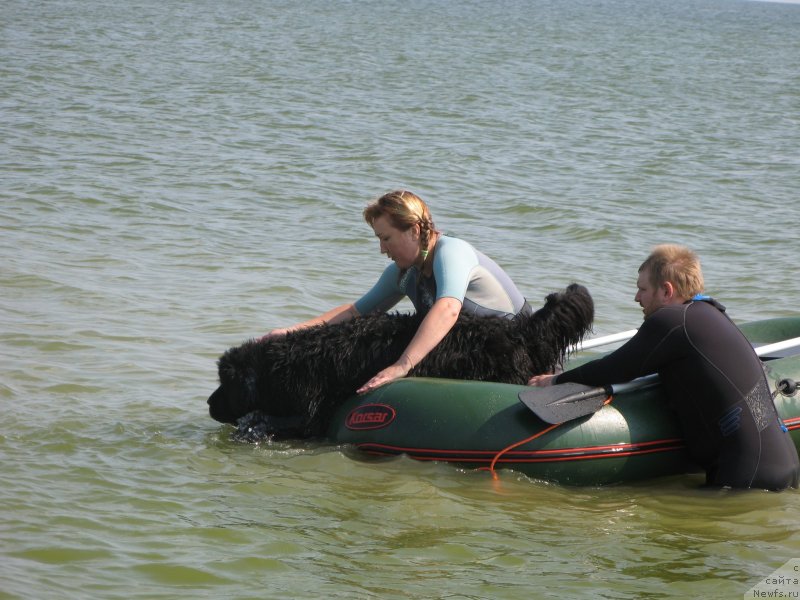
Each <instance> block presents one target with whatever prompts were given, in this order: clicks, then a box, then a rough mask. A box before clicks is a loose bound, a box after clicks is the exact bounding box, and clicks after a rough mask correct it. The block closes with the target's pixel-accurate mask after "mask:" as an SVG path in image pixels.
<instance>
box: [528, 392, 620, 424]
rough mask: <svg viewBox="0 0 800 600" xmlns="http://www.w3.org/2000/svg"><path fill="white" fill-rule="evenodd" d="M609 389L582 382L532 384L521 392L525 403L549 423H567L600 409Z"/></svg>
mask: <svg viewBox="0 0 800 600" xmlns="http://www.w3.org/2000/svg"><path fill="white" fill-rule="evenodd" d="M608 395H609V394H608V390H606V388H603V387H590V386H588V385H582V384H580V383H559V384H556V385H553V386H550V387H532V388H530V389H527V390H525V391H523V392H520V393H519V399H520V400H521V401H522V403H523V404H524V405H525V406H527V407H528V408H529V409H531V410H532V411H533V413H534V414H535V415H536V416H537V417H539V418H540V419H541V420H542V421H544V422H545V423H553V424H555V423H563V422H564V421H572V420H573V419H577V418H580V417H584V416H586V415H590V414H592V413H595V412H597V411H598V410H600V409H601V408H603V405H604V404H605V402H606V398H608Z"/></svg>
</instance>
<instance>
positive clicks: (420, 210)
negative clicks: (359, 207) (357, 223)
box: [364, 190, 438, 250]
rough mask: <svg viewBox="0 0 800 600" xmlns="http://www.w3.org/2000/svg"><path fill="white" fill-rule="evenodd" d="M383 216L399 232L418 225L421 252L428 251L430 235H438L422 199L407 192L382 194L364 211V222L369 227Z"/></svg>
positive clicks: (398, 191)
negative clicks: (386, 217)
mask: <svg viewBox="0 0 800 600" xmlns="http://www.w3.org/2000/svg"><path fill="white" fill-rule="evenodd" d="M383 215H386V216H388V217H389V221H390V222H391V224H392V226H394V227H396V228H397V229H399V230H401V231H407V230H409V229H411V228H412V227H413V226H414V225H419V235H420V240H419V243H420V247H421V248H422V249H423V250H427V249H428V243H429V242H430V239H431V235H433V234H434V233H438V232H437V231H436V226H435V225H434V224H433V219H432V218H431V211H430V209H429V208H428V205H427V204H425V202H424V201H423V200H422V198H420V197H419V196H417V195H416V194H415V193H413V192H409V191H408V190H395V191H393V192H389V193H387V194H384V195H383V196H381V197H380V198H378V199H377V200H376V201H375V202H373V203H372V204H370V205H369V206H367V207H366V208H365V209H364V220H365V221H366V222H367V223H369V224H370V225H372V224H373V223H375V220H376V219H378V218H379V217H382V216H383Z"/></svg>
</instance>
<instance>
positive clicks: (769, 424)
mask: <svg viewBox="0 0 800 600" xmlns="http://www.w3.org/2000/svg"><path fill="white" fill-rule="evenodd" d="M637 287H638V291H637V292H636V297H635V300H636V302H638V303H639V305H640V306H641V307H642V312H643V313H644V322H643V323H642V326H641V327H640V329H639V331H638V332H637V333H636V335H635V336H634V337H633V338H631V339H630V340H629V341H628V342H627V343H626V344H624V345H623V346H622V347H620V348H619V349H618V350H616V351H615V352H612V353H610V354H608V355H607V356H605V357H603V358H600V359H597V360H595V361H592V362H589V363H586V364H584V365H581V366H579V367H577V368H575V369H572V370H569V371H566V372H564V373H561V374H559V375H537V376H535V377H532V378H531V380H530V381H529V384H530V385H537V386H547V385H552V384H553V383H566V382H575V383H582V384H585V385H591V386H602V385H607V384H611V383H620V382H623V381H629V380H631V379H634V378H636V377H639V376H642V375H647V374H649V373H655V372H657V373H658V374H659V376H660V379H661V382H662V384H663V386H664V389H665V390H666V392H667V395H668V397H669V398H670V402H671V404H672V406H673V408H674V409H675V410H676V412H677V413H678V416H679V418H680V422H681V424H682V426H683V430H684V434H685V436H686V441H687V445H688V447H689V451H690V453H691V455H692V457H693V458H694V459H695V460H696V461H697V463H698V464H699V465H701V466H702V467H703V468H704V469H705V470H706V483H707V484H708V485H712V486H729V487H733V488H762V489H771V490H781V489H784V488H787V487H797V484H798V473H799V472H800V463H798V457H797V449H796V448H795V446H794V443H793V442H792V440H791V438H790V436H789V434H788V432H787V430H786V428H785V427H784V425H783V423H782V422H781V421H780V419H779V417H778V414H777V412H776V410H775V405H774V404H773V402H772V396H771V394H770V389H769V384H768V382H767V378H766V375H765V373H764V368H763V366H762V364H761V361H760V360H759V358H758V356H757V355H756V353H755V352H754V351H753V348H752V346H751V344H750V342H748V340H747V339H746V338H745V336H744V334H742V332H741V331H739V329H738V328H737V327H736V326H735V325H734V324H733V322H732V321H731V320H730V319H728V317H727V316H726V315H725V314H724V312H725V307H724V306H722V305H721V304H719V303H717V302H716V301H715V300H713V299H711V298H709V297H708V296H702V295H700V292H702V291H703V274H702V271H701V269H700V261H699V260H698V258H697V256H696V255H695V254H694V252H692V251H691V250H689V249H688V248H686V247H684V246H677V245H672V244H665V245H661V246H656V247H655V248H654V249H653V251H652V253H651V254H650V256H649V257H648V258H647V260H645V261H644V263H642V265H641V267H639V278H638V281H637Z"/></svg>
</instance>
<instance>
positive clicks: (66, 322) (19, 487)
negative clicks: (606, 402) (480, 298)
mask: <svg viewBox="0 0 800 600" xmlns="http://www.w3.org/2000/svg"><path fill="white" fill-rule="evenodd" d="M798 31H800V5H797V4H783V3H766V2H735V1H721V0H718V1H711V0H710V1H699V0H698V1H688V0H679V1H675V2H663V1H655V0H639V1H635V2H634V1H632V0H631V1H623V0H605V1H602V0H599V1H589V0H585V1H581V0H565V1H561V2H550V1H544V0H532V1H522V0H519V1H512V0H509V1H500V2H455V1H449V0H443V1H437V2H434V1H430V2H426V1H422V0H411V1H409V2H369V1H366V0H364V1H350V2H347V1H343V0H342V1H340V0H333V1H330V2H322V1H309V2H300V3H291V2H270V1H264V2H256V1H255V0H238V1H236V0H234V1H231V2H226V3H222V4H221V3H216V2H209V1H205V0H185V1H173V0H167V1H162V2H155V1H151V0H139V1H136V2H129V3H116V4H115V3H111V4H109V3H102V2H97V1H95V0H86V1H78V0H48V1H44V0H39V1H37V0H33V1H31V0H27V1H23V0H7V1H5V2H3V3H2V4H1V5H0V80H1V81H2V86H0V115H1V116H2V118H1V119H0V181H2V183H0V358H1V359H2V365H3V369H2V378H0V408H1V409H2V414H3V425H2V427H1V428H0V460H1V461H2V465H3V468H2V475H0V515H2V516H0V519H1V520H0V598H3V599H5V598H9V599H12V598H13V599H17V598H20V599H22V598H25V599H28V598H36V599H49V598H59V599H62V598H81V599H83V598H103V599H105V598H108V599H113V598H126V599H127V598H165V599H166V598H170V599H173V598H236V599H246V598H281V599H283V598H322V597H325V598H328V597H330V598H420V599H421V598H471V599H474V598H510V599H518V598H520V599H521V598H526V599H527V598H587V599H588V598H591V599H594V598H739V597H742V596H743V595H744V594H745V593H746V592H747V591H748V590H749V588H751V587H752V586H754V585H755V584H756V583H758V582H759V581H760V580H762V579H763V578H764V577H766V576H768V575H769V574H770V573H771V572H773V571H774V570H776V569H778V568H779V567H781V565H783V564H784V563H786V562H787V561H788V560H790V559H793V558H798V557H800V535H799V534H798V526H797V514H798V510H800V495H798V493H797V492H786V493H781V494H770V493H764V492H750V493H730V492H710V493H709V492H705V491H701V490H699V489H698V484H699V480H698V479H697V477H678V478H671V479H668V480H659V481H649V482H644V483H641V484H636V485H628V486H618V487H610V488H598V489H594V488H590V489H586V488H581V489H574V488H567V487H561V486H557V485H552V484H546V483H543V482H538V481H532V480H529V479H527V478H525V477H523V476H520V475H518V474H515V473H513V472H510V471H505V472H501V475H500V481H499V483H497V482H494V481H492V479H491V478H490V477H489V476H488V475H487V474H486V473H479V472H463V471H459V470H457V469H454V468H453V467H450V466H447V465H435V464H434V465H431V464H421V463H417V462H413V461H410V460H408V459H399V460H394V461H388V462H379V463H373V462H363V461H358V460H354V459H353V458H352V457H351V456H350V455H349V453H347V452H345V451H343V449H340V448H332V447H329V446H324V445H320V444H315V443H275V444H265V445H261V446H250V445H243V444H235V443H232V442H231V441H230V440H229V437H228V436H229V433H230V430H229V429H228V428H225V427H221V426H219V425H218V424H217V423H215V422H213V421H211V420H210V419H209V418H208V416H207V412H206V405H205V399H206V397H207V396H208V394H209V393H210V392H211V391H212V390H213V389H214V387H215V385H216V371H215V369H216V366H215V361H216V359H217V357H218V356H219V355H220V354H221V353H222V351H224V350H225V349H226V348H228V347H229V346H232V345H236V344H238V343H240V342H241V341H243V340H244V339H246V338H248V337H250V336H253V335H256V334H258V333H261V332H264V331H266V330H268V329H270V328H272V327H277V326H281V325H287V324H290V323H293V322H296V321H298V320H301V319H304V318H308V317H310V316H312V315H314V314H317V313H320V312H322V311H323V310H326V309H327V308H330V307H331V306H333V305H335V304H338V303H342V302H345V301H349V300H352V299H354V298H355V297H357V296H358V295H359V294H361V293H362V292H363V291H364V290H366V289H367V288H368V286H369V285H371V284H372V282H373V281H374V280H375V279H376V277H377V275H378V274H379V273H380V271H381V270H382V268H383V267H384V266H385V264H386V263H385V260H386V259H385V258H384V257H382V256H381V255H380V254H379V251H378V248H377V245H376V243H375V241H374V239H373V236H372V232H371V231H370V230H369V228H368V227H367V226H366V225H365V224H363V223H362V222H361V220H360V211H361V209H362V208H363V206H364V205H365V204H366V203H367V202H368V201H369V200H371V199H372V198H374V197H375V196H377V195H379V194H380V193H382V192H384V191H386V190H388V189H392V188H394V187H398V186H404V187H408V188H410V189H413V190H415V191H417V192H418V193H419V194H420V195H422V196H423V197H424V198H426V199H427V200H428V201H429V203H430V204H431V207H432V209H433V212H434V218H435V220H436V223H437V225H438V226H439V227H440V228H441V229H444V230H446V231H449V232H452V233H454V234H456V235H459V236H461V237H463V238H465V239H467V240H469V241H471V242H473V243H474V244H475V245H476V246H477V247H478V248H479V249H481V250H482V251H484V252H485V253H487V254H488V255H490V256H492V257H493V258H494V259H495V260H497V262H499V263H500V264H501V265H503V266H504V267H505V268H506V269H507V270H508V272H509V273H510V274H511V275H512V277H513V278H514V279H515V280H516V281H517V283H518V284H519V287H520V288H521V289H522V291H523V293H525V294H526V295H527V296H528V298H529V299H530V300H531V302H532V303H533V304H534V305H536V304H538V303H540V302H541V301H542V300H543V297H544V295H545V294H546V293H548V292H549V291H551V290H553V289H556V288H560V287H563V286H564V285H565V284H567V283H569V282H571V281H579V282H581V283H583V284H585V285H586V286H587V287H588V288H589V289H590V290H591V292H592V294H593V296H594V298H595V301H596V304H597V321H596V327H595V329H596V333H597V334H598V335H602V334H607V333H612V332H615V331H620V330H627V329H630V328H632V327H635V326H636V325H637V324H638V322H639V321H640V319H641V313H640V310H639V307H638V306H637V305H636V304H634V302H633V294H634V292H635V274H636V268H637V267H638V265H639V263H640V262H641V260H642V259H643V258H644V256H645V255H646V253H647V250H648V248H649V247H650V246H651V245H652V244H654V243H659V242H666V241H669V242H672V241H674V242H680V243H686V244H689V245H691V246H692V247H694V248H695V249H697V250H698V252H699V253H700V255H701V256H702V258H703V263H704V270H705V274H706V282H707V290H708V292H709V293H712V294H714V295H715V296H717V297H718V298H719V299H720V300H721V301H722V302H723V303H724V304H726V305H727V306H728V310H729V313H730V314H731V315H732V317H733V318H734V319H736V320H742V321H743V320H751V319H758V318H765V317H774V316H788V315H797V314H798V310H799V308H798V307H799V306H800V279H798V276H797V274H798V273H797V259H798V251H799V250H800V245H798V241H797V234H796V231H797V223H798V217H800V205H798V197H797V192H798V189H800V154H798V151H797V149H798V148H800V75H798V74H800V41H799V40H800V36H798V35H797V33H798Z"/></svg>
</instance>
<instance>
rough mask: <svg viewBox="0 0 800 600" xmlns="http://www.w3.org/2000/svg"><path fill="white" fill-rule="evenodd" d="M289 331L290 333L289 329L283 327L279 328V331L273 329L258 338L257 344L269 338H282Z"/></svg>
mask: <svg viewBox="0 0 800 600" xmlns="http://www.w3.org/2000/svg"><path fill="white" fill-rule="evenodd" d="M290 331H291V329H289V328H288V327H284V328H281V329H273V330H272V331H270V332H269V333H267V334H266V335H262V336H261V337H260V338H258V341H259V342H263V341H264V340H268V339H269V338H276V337H282V336H284V335H286V334H287V333H289V332H290Z"/></svg>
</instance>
